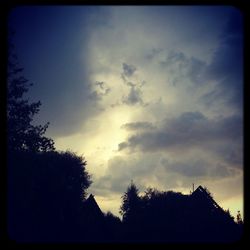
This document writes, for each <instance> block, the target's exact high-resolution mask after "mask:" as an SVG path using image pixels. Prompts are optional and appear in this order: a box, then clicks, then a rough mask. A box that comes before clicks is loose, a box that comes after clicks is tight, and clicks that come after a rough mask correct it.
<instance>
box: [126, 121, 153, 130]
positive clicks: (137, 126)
mask: <svg viewBox="0 0 250 250" xmlns="http://www.w3.org/2000/svg"><path fill="white" fill-rule="evenodd" d="M121 128H122V129H126V130H151V129H154V128H156V127H155V126H154V125H153V124H152V123H151V122H131V123H125V124H123V125H122V126H121Z"/></svg>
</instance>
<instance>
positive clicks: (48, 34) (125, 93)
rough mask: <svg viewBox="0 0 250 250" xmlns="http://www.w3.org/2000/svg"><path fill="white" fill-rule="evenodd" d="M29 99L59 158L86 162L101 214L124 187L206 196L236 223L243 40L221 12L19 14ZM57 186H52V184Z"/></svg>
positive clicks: (15, 15)
mask: <svg viewBox="0 0 250 250" xmlns="http://www.w3.org/2000/svg"><path fill="white" fill-rule="evenodd" d="M9 22H10V25H11V26H12V27H13V29H14V30H15V32H16V34H15V36H14V39H13V40H14V44H15V46H16V51H17V55H18V58H19V61H20V64H21V65H22V66H23V67H24V69H25V71H24V73H25V77H26V78H27V79H29V80H30V81H31V82H33V83H34V86H33V87H32V88H31V89H30V91H29V93H28V95H29V98H30V100H31V101H38V100H40V101H41V102H42V106H41V110H40V113H39V114H38V115H37V117H36V121H35V122H37V123H39V124H44V123H46V122H47V121H49V122H50V126H49V128H48V130H47V136H48V137H51V138H53V139H54V141H55V146H56V148H57V150H67V149H70V150H72V151H74V152H76V153H77V154H79V155H81V154H82V155H83V156H84V157H85V159H86V160H87V164H88V165H87V170H88V172H89V173H90V174H91V175H92V180H93V184H92V185H91V187H90V188H89V191H88V192H89V193H93V194H94V195H95V198H96V200H97V202H98V204H99V206H100V208H101V209H102V210H103V211H105V212H106V211H108V210H110V211H111V212H113V213H114V214H116V215H118V210H119V206H120V205H121V196H122V194H123V193H124V192H125V191H126V188H127V186H128V185H129V184H130V181H131V180H133V181H134V183H135V184H136V185H137V186H138V187H139V189H140V191H141V192H143V191H145V189H146V188H147V187H155V188H157V189H159V190H174V191H179V192H183V193H185V194H189V193H190V190H191V189H192V183H194V184H195V187H198V185H202V186H206V187H207V188H208V189H209V190H210V191H211V193H212V194H213V196H214V198H215V200H216V201H217V202H218V203H219V204H220V205H221V206H222V207H223V208H224V209H228V208H229V209H230V211H231V213H232V214H233V215H234V216H235V215H236V212H237V210H240V211H241V213H243V211H242V210H243V52H242V49H243V44H242V43H243V30H242V16H241V13H240V12H239V11H238V10H237V9H235V8H233V7H228V6H224V7H223V6H217V7H215V6H206V7H205V6H189V7H188V6H158V7H157V6H147V7H146V6H54V7H53V6H48V7H45V6H43V7H41V6H40V7H18V8H16V9H14V10H13V11H12V12H11V14H10V16H9ZM55 181H56V180H55Z"/></svg>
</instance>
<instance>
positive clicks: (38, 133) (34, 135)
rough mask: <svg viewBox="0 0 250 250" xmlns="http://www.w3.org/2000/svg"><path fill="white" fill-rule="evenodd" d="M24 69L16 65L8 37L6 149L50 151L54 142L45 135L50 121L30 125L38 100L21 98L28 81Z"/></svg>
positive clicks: (38, 104)
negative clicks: (32, 100) (42, 124)
mask: <svg viewBox="0 0 250 250" xmlns="http://www.w3.org/2000/svg"><path fill="white" fill-rule="evenodd" d="M22 72H23V68H21V67H20V66H19V64H18V60H17V56H16V54H15V53H14V46H13V44H12V43H11V39H10V38H9V48H8V74H7V129H8V150H12V151H13V150H22V151H24V150H25V151H36V152H38V151H51V150H54V149H55V148H54V142H53V140H52V139H49V138H47V137H45V136H44V134H45V132H46V129H47V128H48V125H49V123H47V124H45V125H44V126H41V125H38V126H35V125H33V124H32V121H33V117H34V115H35V114H37V113H38V112H39V107H40V106H41V102H40V101H38V102H33V103H29V101H28V99H24V96H23V95H24V94H25V93H26V92H28V89H29V87H30V86H32V84H31V83H29V81H28V80H27V79H26V78H25V77H24V76H23V75H22Z"/></svg>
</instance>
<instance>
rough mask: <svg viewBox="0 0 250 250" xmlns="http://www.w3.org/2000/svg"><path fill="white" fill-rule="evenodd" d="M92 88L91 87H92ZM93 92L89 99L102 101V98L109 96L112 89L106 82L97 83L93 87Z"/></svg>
mask: <svg viewBox="0 0 250 250" xmlns="http://www.w3.org/2000/svg"><path fill="white" fill-rule="evenodd" d="M90 86H91V85H90ZM91 89H92V92H91V93H90V94H89V96H88V97H89V99H91V100H93V101H99V100H102V98H103V97H104V96H106V95H108V94H109V92H110V91H111V89H110V88H109V87H108V86H107V84H106V83H105V82H96V83H95V84H94V85H93V87H91Z"/></svg>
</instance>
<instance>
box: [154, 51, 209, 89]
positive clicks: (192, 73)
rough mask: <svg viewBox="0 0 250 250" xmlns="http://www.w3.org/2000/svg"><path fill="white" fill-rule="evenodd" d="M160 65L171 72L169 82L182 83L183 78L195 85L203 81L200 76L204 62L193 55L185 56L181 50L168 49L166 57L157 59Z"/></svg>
mask: <svg viewBox="0 0 250 250" xmlns="http://www.w3.org/2000/svg"><path fill="white" fill-rule="evenodd" d="M159 63H160V65H161V66H162V67H164V68H166V70H167V71H168V72H170V73H171V82H172V83H173V84H174V85H176V84H177V83H178V84H182V83H183V79H184V80H187V79H189V80H190V81H191V83H192V84H194V85H195V86H196V87H197V85H199V84H202V83H204V79H203V77H202V75H203V71H204V70H205V67H206V63H205V62H204V61H201V60H199V59H197V58H195V57H187V56H186V55H185V54H184V53H183V52H178V51H169V52H168V53H167V56H166V59H165V60H161V61H159Z"/></svg>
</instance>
